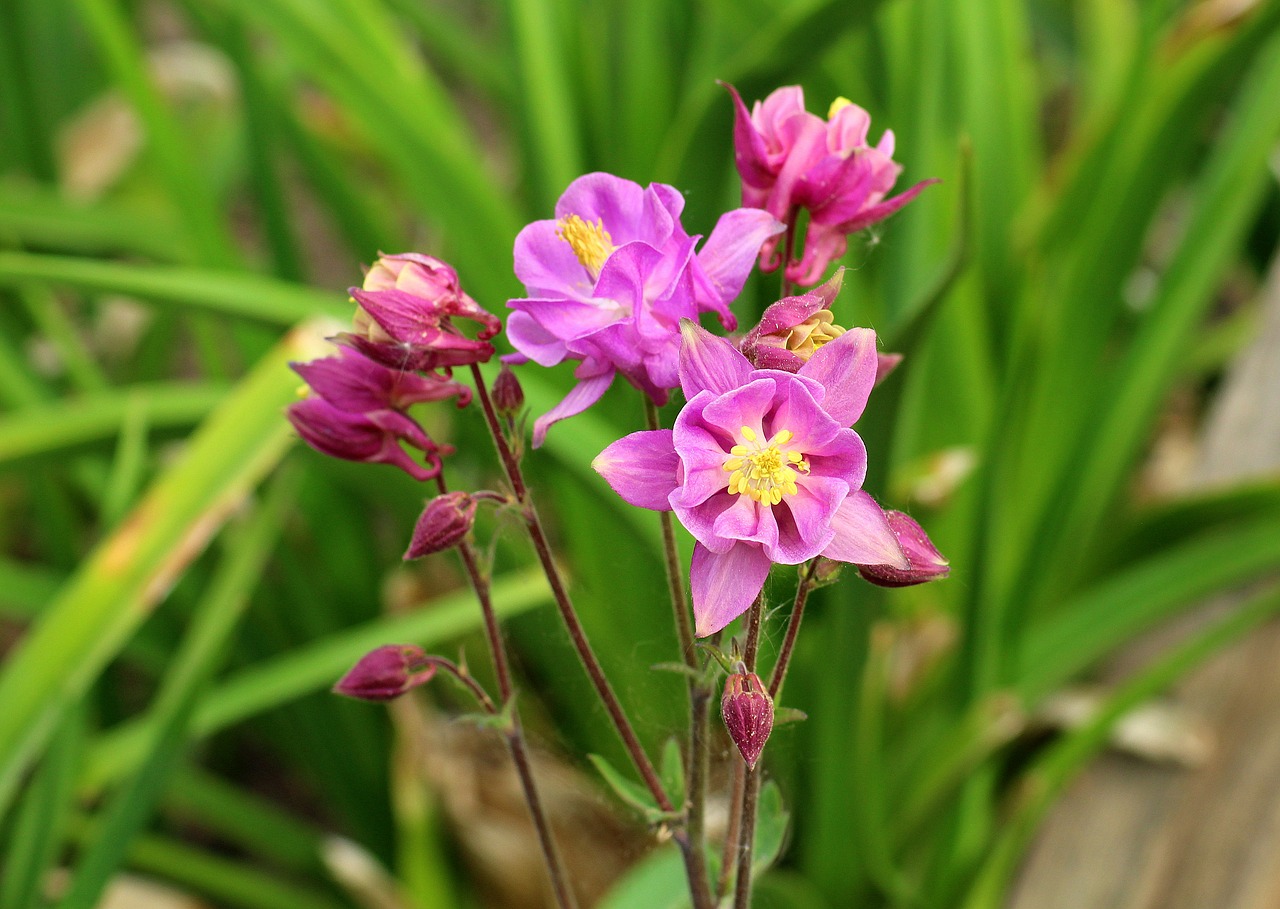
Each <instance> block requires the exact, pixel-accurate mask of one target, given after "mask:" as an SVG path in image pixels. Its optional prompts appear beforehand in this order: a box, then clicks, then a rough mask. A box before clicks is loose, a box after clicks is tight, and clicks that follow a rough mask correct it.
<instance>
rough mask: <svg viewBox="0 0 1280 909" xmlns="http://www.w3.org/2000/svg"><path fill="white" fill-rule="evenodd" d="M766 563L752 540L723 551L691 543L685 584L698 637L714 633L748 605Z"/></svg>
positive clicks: (764, 575)
mask: <svg viewBox="0 0 1280 909" xmlns="http://www.w3.org/2000/svg"><path fill="white" fill-rule="evenodd" d="M769 565H770V562H769V557H768V556H766V555H765V554H764V550H763V549H761V548H760V547H759V546H757V545H755V544H753V543H738V544H737V545H736V546H734V547H732V548H731V549H729V550H728V551H727V552H723V553H715V552H712V551H711V550H709V549H707V548H706V547H705V546H703V545H702V544H701V543H697V544H694V547H693V564H692V567H691V570H690V572H689V586H690V588H691V589H692V591H693V617H694V621H695V624H696V626H697V630H696V633H697V635H698V637H700V638H705V637H706V636H707V635H709V634H715V633H716V632H717V631H719V630H720V629H721V628H723V627H724V626H726V625H728V624H729V623H730V622H732V621H733V620H734V619H736V618H737V617H738V616H740V615H742V614H743V613H744V612H746V611H747V610H748V609H750V608H751V603H752V602H753V601H754V600H755V598H756V596H757V595H758V594H759V593H760V590H761V589H762V588H763V587H764V582H765V578H767V577H768V576H769Z"/></svg>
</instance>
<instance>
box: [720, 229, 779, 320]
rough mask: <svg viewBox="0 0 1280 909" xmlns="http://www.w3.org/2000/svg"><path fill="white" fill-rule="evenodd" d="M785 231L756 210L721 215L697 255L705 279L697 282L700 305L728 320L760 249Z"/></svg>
mask: <svg viewBox="0 0 1280 909" xmlns="http://www.w3.org/2000/svg"><path fill="white" fill-rule="evenodd" d="M786 229H787V228H786V225H785V224H783V223H782V222H781V221H778V220H777V219H775V218H774V217H773V215H771V214H769V213H768V212H767V211H763V210H761V209H759V208H739V209H735V210H734V211H731V212H727V213H726V214H724V215H721V216H720V220H719V221H717V222H716V226H715V229H714V230H712V231H711V236H710V237H708V238H707V242H706V244H704V245H703V247H702V249H701V250H700V251H699V252H698V264H699V265H701V266H702V272H703V276H704V277H705V278H706V281H700V282H699V286H698V296H699V298H700V300H699V302H703V303H706V304H708V305H710V306H711V308H713V309H715V310H716V311H717V312H720V313H721V314H722V315H723V316H728V312H729V310H728V307H729V304H730V303H732V302H733V301H734V300H735V299H737V296H738V294H739V293H741V292H742V285H743V284H745V283H746V281H747V276H748V275H750V274H751V269H752V267H753V266H754V265H755V262H756V256H757V255H758V254H759V253H760V247H761V246H762V245H763V244H764V241H765V240H767V239H769V238H770V237H776V236H777V235H778V234H780V233H782V232H783V231H784V230H786ZM703 297H707V298H709V299H702V298H703Z"/></svg>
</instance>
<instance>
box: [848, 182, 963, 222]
mask: <svg viewBox="0 0 1280 909" xmlns="http://www.w3.org/2000/svg"><path fill="white" fill-rule="evenodd" d="M940 182H941V181H940V180H938V179H937V178H936V177H934V178H932V179H929V180H921V181H920V182H919V183H917V184H916V185H915V186H913V187H911V188H910V189H909V190H907V191H906V192H904V193H899V194H898V195H896V196H894V197H893V198H892V199H886V200H885V201H883V202H881V203H880V204H879V205H873V206H871V207H870V208H866V209H863V210H862V211H861V212H860V213H859V214H858V215H857V216H856V217H854V218H852V219H851V220H849V221H846V222H845V223H843V224H841V225H840V230H842V231H843V232H844V233H846V234H851V233H853V232H854V231H858V230H862V228H864V227H869V226H870V225H872V224H875V223H876V222H877V221H883V220H884V219H885V218H887V217H889V216H890V215H892V214H893V213H894V212H896V211H897V210H898V209H900V208H902V206H904V205H906V204H907V203H908V202H910V201H911V200H912V199H914V198H915V197H916V196H918V195H920V191H921V190H922V189H924V188H925V187H926V186H929V185H931V184H933V183H940Z"/></svg>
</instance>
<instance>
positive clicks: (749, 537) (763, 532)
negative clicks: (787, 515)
mask: <svg viewBox="0 0 1280 909" xmlns="http://www.w3.org/2000/svg"><path fill="white" fill-rule="evenodd" d="M733 498H734V502H733V504H732V505H731V506H730V507H729V508H727V509H725V510H724V511H723V512H721V513H720V516H719V517H718V518H716V522H715V525H714V526H713V527H712V531H713V532H714V533H715V534H716V536H720V537H725V538H726V539H730V540H744V541H747V542H751V543H759V544H760V545H761V546H763V547H764V548H765V551H766V552H767V551H770V550H772V549H773V548H774V547H775V546H777V545H778V522H777V521H776V520H774V517H773V509H772V508H766V507H765V506H763V505H761V504H760V503H759V502H757V501H755V500H754V499H752V498H751V497H750V496H747V495H741V494H737V495H735V496H734V497H733Z"/></svg>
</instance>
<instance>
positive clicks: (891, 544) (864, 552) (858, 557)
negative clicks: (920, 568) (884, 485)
mask: <svg viewBox="0 0 1280 909" xmlns="http://www.w3.org/2000/svg"><path fill="white" fill-rule="evenodd" d="M831 528H832V529H833V530H834V531H835V532H836V535H835V539H833V540H832V541H831V544H830V545H829V546H827V548H826V549H824V550H823V551H822V554H823V555H824V556H826V557H827V558H829V559H835V560H836V561H837V562H850V563H852V564H854V565H888V566H890V567H892V568H903V569H905V568H910V567H911V562H910V561H908V560H907V556H906V554H905V553H903V551H902V546H901V544H900V543H899V542H898V537H897V535H896V534H895V533H894V532H893V529H892V528H891V527H890V526H889V518H888V517H887V516H886V515H885V513H884V510H883V509H882V508H881V507H880V506H879V505H877V504H876V500H875V499H873V498H871V496H870V495H868V494H867V493H865V492H862V491H861V490H859V491H858V492H855V493H851V494H850V495H848V496H847V497H846V498H845V500H844V501H843V502H841V503H840V507H839V508H837V509H836V514H835V518H834V519H833V520H832V521H831Z"/></svg>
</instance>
